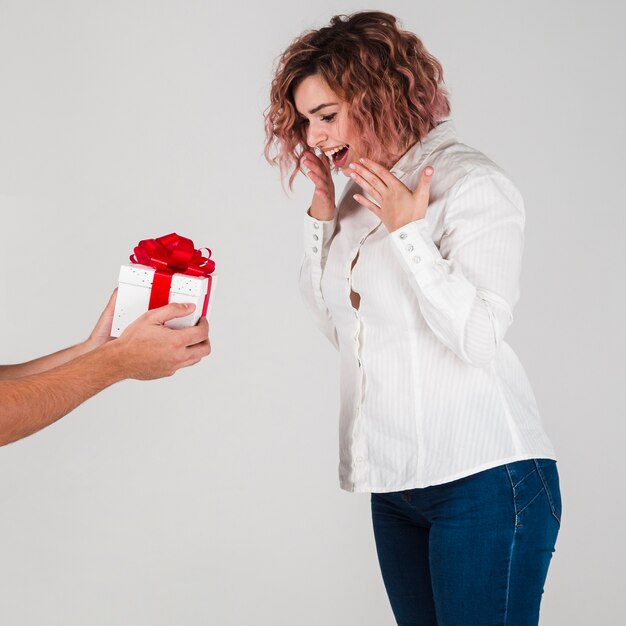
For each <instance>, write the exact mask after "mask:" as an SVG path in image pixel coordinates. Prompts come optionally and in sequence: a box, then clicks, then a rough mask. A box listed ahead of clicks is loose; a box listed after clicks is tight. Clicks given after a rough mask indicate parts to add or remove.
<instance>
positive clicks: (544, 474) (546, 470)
mask: <svg viewBox="0 0 626 626" xmlns="http://www.w3.org/2000/svg"><path fill="white" fill-rule="evenodd" d="M535 465H536V467H537V474H539V477H540V478H541V481H542V482H543V488H544V490H545V492H546V496H547V497H548V502H549V503H550V509H551V511H552V515H554V517H555V518H556V521H557V522H558V523H559V525H560V524H561V512H562V503H561V487H560V484H559V472H558V470H557V469H556V461H553V460H552V459H535Z"/></svg>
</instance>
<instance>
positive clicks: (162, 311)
mask: <svg viewBox="0 0 626 626" xmlns="http://www.w3.org/2000/svg"><path fill="white" fill-rule="evenodd" d="M195 308H196V305H195V304H193V303H190V302H184V303H183V302H170V303H169V304H166V305H165V306H162V307H159V308H158V309H153V310H152V311H149V312H148V315H150V317H151V319H152V321H154V322H156V323H157V324H165V322H168V321H169V320H173V319H176V318H178V317H185V316H186V315H189V314H190V313H193V312H194V310H195Z"/></svg>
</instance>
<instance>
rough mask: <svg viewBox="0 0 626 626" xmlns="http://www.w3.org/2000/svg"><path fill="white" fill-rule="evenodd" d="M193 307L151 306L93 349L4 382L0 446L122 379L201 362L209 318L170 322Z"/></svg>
mask: <svg viewBox="0 0 626 626" xmlns="http://www.w3.org/2000/svg"><path fill="white" fill-rule="evenodd" d="M193 306H194V305H192V304H187V305H185V304H168V305H166V306H164V307H161V308H160V309H155V310H153V311H148V312H147V313H145V314H144V315H142V316H141V317H140V318H139V319H137V320H136V321H135V322H133V324H131V325H130V326H129V327H128V328H127V329H126V330H125V331H124V332H123V333H122V335H121V336H120V337H119V338H118V339H116V340H113V341H110V342H107V343H104V344H102V345H101V346H100V347H98V348H96V349H94V350H92V351H90V352H88V353H87V354H83V355H82V356H79V357H78V358H75V359H73V360H71V361H69V362H66V363H63V364H62V365H59V366H57V367H53V368H52V369H49V370H48V371H44V372H42V373H38V374H31V375H27V376H22V377H21V378H17V379H15V380H3V381H0V445H5V444H7V443H11V442H13V441H17V440H18V439H22V438H23V437H27V436H28V435H31V434H32V433H35V432H37V431H38V430H41V429H42V428H44V427H46V426H48V425H50V424H52V423H53V422H56V421H57V420H58V419H59V418H61V417H63V416H64V415H66V414H67V413H69V412H70V411H71V410H72V409H74V408H76V407H77V406H78V405H79V404H81V403H82V402H84V401H85V400H87V398H90V397H91V396H93V395H95V394H97V393H98V392H99V391H102V390H103V389H104V388H106V387H108V386H109V385H112V384H114V383H116V382H118V381H120V380H123V379H125V378H135V379H139V380H150V379H154V378H162V377H164V376H171V375H172V374H174V372H176V371H177V370H178V369H180V368H181V367H187V366H189V365H193V364H194V363H197V362H198V361H199V360H200V359H202V358H203V357H204V356H206V355H207V354H209V353H210V351H211V346H210V344H209V339H208V323H207V320H206V318H202V319H201V320H200V323H199V324H198V325H197V326H194V327H193V328H185V329H182V330H172V329H170V328H167V326H165V322H166V321H168V320H170V319H173V318H176V317H184V316H185V315H189V313H191V312H192V311H193ZM108 308H109V307H107V309H108ZM105 311H106V309H105ZM101 319H102V318H101ZM99 323H100V322H99ZM97 328H98V326H96V329H97ZM106 332H107V333H110V326H109V328H108V330H107V331H106ZM51 356H52V357H54V355H51Z"/></svg>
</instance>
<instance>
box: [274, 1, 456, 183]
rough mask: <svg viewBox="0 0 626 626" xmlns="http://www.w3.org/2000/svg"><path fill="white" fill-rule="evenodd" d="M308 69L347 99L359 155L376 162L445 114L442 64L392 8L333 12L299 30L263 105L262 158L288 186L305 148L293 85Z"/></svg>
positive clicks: (403, 147) (399, 149) (391, 155)
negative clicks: (318, 24) (321, 23)
mask: <svg viewBox="0 0 626 626" xmlns="http://www.w3.org/2000/svg"><path fill="white" fill-rule="evenodd" d="M313 75H319V76H321V77H322V78H323V79H324V80H325V81H326V82H327V83H328V85H329V87H330V88H331V89H332V90H333V91H334V92H335V93H336V94H337V95H338V96H339V97H340V98H342V99H343V100H344V101H346V102H347V103H348V104H349V113H348V114H349V116H350V120H351V122H352V125H353V127H354V129H355V131H356V135H357V136H359V137H360V140H361V145H360V149H361V150H362V154H364V155H365V156H368V157H369V158H371V159H373V160H375V161H378V162H383V163H384V162H387V161H389V160H390V159H394V158H397V157H398V156H399V155H400V154H402V153H403V152H405V151H406V150H407V149H408V148H409V147H410V146H411V145H413V144H414V143H415V142H416V141H421V140H422V139H423V138H424V137H425V136H426V135H427V134H428V132H429V131H430V130H431V129H432V128H433V127H434V126H436V125H437V123H438V122H439V121H440V120H441V119H443V118H444V117H446V116H447V115H448V114H449V113H450V103H449V100H448V94H447V91H446V89H445V87H444V84H443V70H442V67H441V64H440V63H439V61H437V59H435V57H433V56H432V55H430V54H429V53H428V52H427V51H426V48H425V47H424V44H423V43H422V42H421V41H420V39H419V38H418V37H417V36H416V35H414V34H413V33H411V32H408V31H403V30H400V28H399V27H398V24H397V20H396V18H395V17H394V16H393V15H389V14H388V13H382V12H379V11H363V12H360V13H354V14H352V15H336V16H335V17H333V18H332V19H331V21H330V25H329V26H326V27H324V28H320V29H319V30H313V31H308V32H305V33H304V34H303V35H301V36H300V37H298V38H297V39H296V40H295V41H294V42H293V43H292V44H291V45H290V46H289V47H288V48H287V49H286V50H285V52H284V53H283V54H282V55H281V56H280V57H279V59H278V62H277V66H276V71H275V75H274V79H273V81H272V88H271V93H270V106H269V107H268V109H267V110H266V112H265V130H266V137H267V140H266V144H265V157H266V159H267V160H268V161H269V162H270V163H272V164H274V165H276V164H278V165H279V166H280V169H281V173H282V175H283V177H284V178H286V176H287V175H288V174H289V173H290V176H289V186H290V187H291V185H292V183H293V180H294V178H295V177H296V175H297V173H298V171H299V165H300V159H301V157H302V152H303V150H305V149H306V147H307V145H306V125H305V124H304V120H303V118H302V117H301V116H300V115H299V113H298V111H297V110H296V107H295V103H294V90H295V88H296V87H297V86H298V85H299V84H300V82H301V81H302V80H303V79H305V78H307V77H308V76H313ZM290 170H291V172H290Z"/></svg>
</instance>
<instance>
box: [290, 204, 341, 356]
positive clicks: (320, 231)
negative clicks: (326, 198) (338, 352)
mask: <svg viewBox="0 0 626 626" xmlns="http://www.w3.org/2000/svg"><path fill="white" fill-rule="evenodd" d="M336 225H337V218H336V217H335V218H334V219H332V220H328V221H320V220H316V219H315V218H313V217H311V216H310V215H309V214H308V213H307V214H306V215H305V217H304V260H303V261H302V266H301V267H300V292H301V293H302V297H303V299H304V302H305V303H306V305H307V307H308V309H309V310H310V311H311V313H312V314H313V318H314V320H315V323H316V324H317V326H318V327H319V328H320V330H321V331H322V332H323V333H324V335H326V337H327V338H328V339H329V341H330V342H331V343H332V344H333V346H335V348H337V349H339V340H338V337H337V331H336V329H335V325H334V323H333V320H332V316H331V314H330V311H329V310H328V307H327V306H326V303H325V302H324V297H323V295H322V274H323V272H324V266H325V265H326V258H327V257H328V249H329V248H330V242H331V241H332V238H333V235H334V233H335V227H336Z"/></svg>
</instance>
